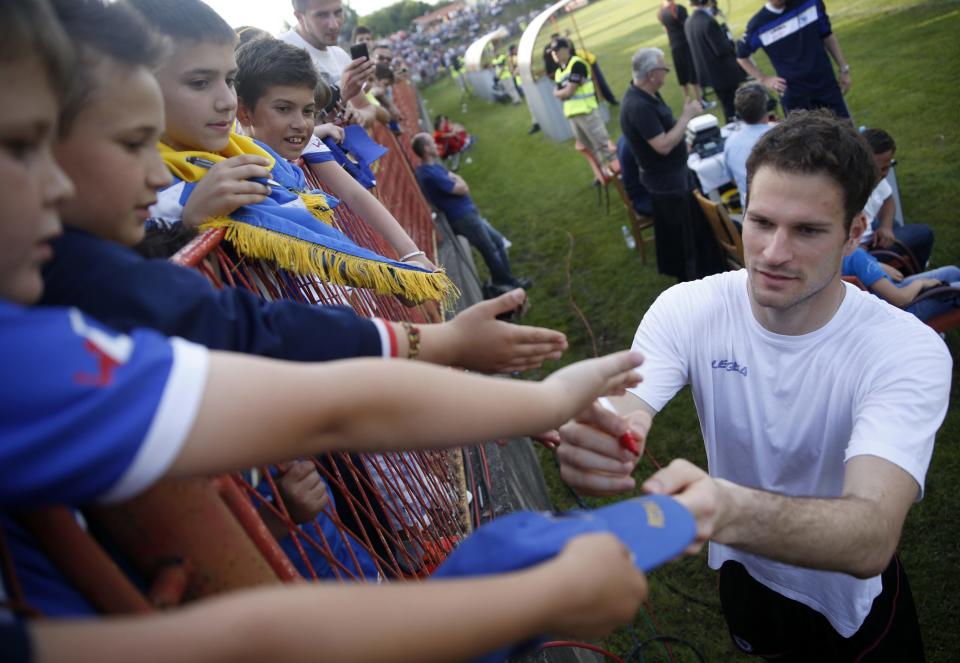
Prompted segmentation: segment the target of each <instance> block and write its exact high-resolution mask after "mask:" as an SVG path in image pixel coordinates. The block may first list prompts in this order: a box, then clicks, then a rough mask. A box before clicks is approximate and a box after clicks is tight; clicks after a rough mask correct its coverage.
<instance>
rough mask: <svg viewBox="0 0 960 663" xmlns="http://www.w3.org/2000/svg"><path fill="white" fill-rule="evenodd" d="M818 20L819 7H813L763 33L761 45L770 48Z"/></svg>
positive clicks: (761, 34)
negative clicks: (771, 45)
mask: <svg viewBox="0 0 960 663" xmlns="http://www.w3.org/2000/svg"><path fill="white" fill-rule="evenodd" d="M817 18H818V13H817V6H816V5H813V6H812V7H810V8H808V9H806V10H804V11H802V12H800V13H799V14H797V15H796V16H794V17H793V18H790V19H787V20H786V21H784V22H783V23H780V24H779V25H777V26H776V27H773V28H770V29H769V30H766V31H765V32H761V33H760V43H761V44H763V45H764V46H769V45H770V44H773V43H775V42H778V41H780V40H781V39H783V38H784V37H789V36H790V35H792V34H794V33H796V32H799V31H800V30H802V29H803V28H805V27H807V26H808V25H810V24H811V23H816V22H817Z"/></svg>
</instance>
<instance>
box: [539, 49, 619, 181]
mask: <svg viewBox="0 0 960 663" xmlns="http://www.w3.org/2000/svg"><path fill="white" fill-rule="evenodd" d="M551 52H552V53H553V57H554V59H555V60H556V62H557V65H558V68H557V71H556V72H555V73H554V77H553V80H554V81H556V83H557V89H556V90H554V91H553V96H555V97H556V98H557V99H560V100H561V101H562V102H563V114H564V116H566V118H567V120H569V122H570V126H571V127H573V134H574V136H576V138H577V140H578V141H580V143H582V144H583V145H585V146H586V147H587V148H588V149H589V150H590V151H591V152H593V154H594V156H595V157H596V158H597V160H598V161H599V162H600V167H601V169H602V170H603V173H604V175H605V176H608V177H610V176H612V175H613V173H614V172H616V171H619V170H620V168H619V164H618V163H617V157H616V154H615V153H614V151H613V149H612V148H611V143H610V136H609V134H608V133H607V127H606V125H605V124H604V123H603V118H601V117H600V112H599V110H598V107H599V105H598V102H597V95H596V92H595V89H594V86H593V78H592V77H591V75H590V65H588V64H587V62H586V61H585V60H584V59H583V58H581V57H578V56H577V54H576V51H574V48H573V44H571V43H570V40H568V39H566V38H564V37H558V38H557V39H555V40H554V41H553V47H552V50H551Z"/></svg>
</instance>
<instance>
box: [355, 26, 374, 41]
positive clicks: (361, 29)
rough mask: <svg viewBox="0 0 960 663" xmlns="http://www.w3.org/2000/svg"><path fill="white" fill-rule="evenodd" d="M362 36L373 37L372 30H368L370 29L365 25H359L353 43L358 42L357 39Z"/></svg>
mask: <svg viewBox="0 0 960 663" xmlns="http://www.w3.org/2000/svg"><path fill="white" fill-rule="evenodd" d="M360 35H370V36H373V32H371V31H370V28H368V27H367V26H365V25H358V26H357V27H355V28H354V29H353V41H356V40H357V37H359V36H360Z"/></svg>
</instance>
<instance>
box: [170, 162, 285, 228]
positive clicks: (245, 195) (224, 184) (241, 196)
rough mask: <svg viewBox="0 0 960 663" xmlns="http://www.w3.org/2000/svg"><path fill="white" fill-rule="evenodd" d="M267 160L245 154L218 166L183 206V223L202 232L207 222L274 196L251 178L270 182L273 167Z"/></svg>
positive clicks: (265, 186) (208, 174) (219, 163)
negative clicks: (201, 229)
mask: <svg viewBox="0 0 960 663" xmlns="http://www.w3.org/2000/svg"><path fill="white" fill-rule="evenodd" d="M269 163H270V162H269V161H267V160H266V159H265V158H264V157H261V156H257V155H255V154H241V155H240V156H236V157H230V158H229V159H224V160H223V161H220V162H218V163H216V164H215V165H214V166H213V167H212V168H211V169H210V171H209V172H208V173H207V174H206V175H204V177H203V179H201V180H200V181H199V182H197V186H196V188H194V190H193V193H192V194H191V195H190V198H189V199H188V200H187V204H186V205H184V206H183V223H184V225H185V226H187V227H189V228H199V227H200V226H201V225H202V224H203V223H204V222H205V221H206V220H207V219H209V218H211V217H217V216H227V215H228V214H231V213H232V212H233V211H234V210H236V209H237V208H238V207H243V206H244V205H254V204H256V203H259V202H262V201H263V199H264V198H266V197H267V196H268V195H270V187H269V186H268V185H266V184H261V183H260V182H253V181H251V178H254V177H259V178H269V177H270V171H268V170H267V168H266V167H267V165H269Z"/></svg>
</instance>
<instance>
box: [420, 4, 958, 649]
mask: <svg viewBox="0 0 960 663" xmlns="http://www.w3.org/2000/svg"><path fill="white" fill-rule="evenodd" d="M658 4H659V3H658V2H656V0H643V1H642V2H637V1H636V0H599V1H598V2H595V3H594V4H592V5H590V6H588V7H586V8H584V9H583V10H581V11H579V12H577V13H576V14H575V20H576V24H577V25H576V27H577V28H579V33H580V35H582V37H583V39H584V40H585V42H586V46H587V48H588V49H589V50H591V51H593V52H594V53H596V54H597V55H598V56H599V57H600V61H601V63H602V66H603V69H604V73H605V75H606V76H607V78H608V80H609V81H610V84H611V86H612V87H613V88H614V90H615V91H616V92H617V93H618V94H619V93H620V92H622V90H624V89H625V88H626V86H627V84H628V83H629V72H630V56H631V54H632V53H633V52H634V51H635V50H636V49H637V48H639V47H641V46H657V47H660V48H663V49H664V50H665V51H666V52H667V53H668V56H667V57H668V59H669V49H668V48H667V42H666V37H665V35H664V32H663V30H662V28H661V27H660V25H659V23H657V22H656V19H655V10H656V7H657V5H658ZM760 5H761V2H760V1H759V0H755V1H751V2H732V1H729V0H728V1H724V0H721V2H720V7H721V9H722V10H723V11H724V12H725V13H726V14H727V17H728V22H729V24H730V27H731V28H732V29H733V30H734V31H735V32H736V33H738V34H739V33H740V32H742V30H743V28H744V26H745V25H746V22H747V20H748V19H749V17H750V16H751V15H752V14H753V13H754V12H755V11H756V10H757V9H758V8H759V7H760ZM828 8H829V11H830V13H831V18H832V20H833V26H834V30H835V32H836V33H837V35H838V37H839V40H840V43H841V45H842V47H843V50H844V53H845V55H846V58H847V60H848V62H850V63H851V66H852V68H853V89H852V90H851V92H850V94H849V96H848V103H849V105H850V108H851V111H852V113H853V114H854V118H855V121H856V123H857V124H858V125H859V124H865V125H868V126H879V127H883V128H885V129H887V130H888V131H890V132H891V133H892V134H893V135H894V137H895V138H896V140H897V142H898V145H899V151H898V154H897V159H898V162H899V165H898V167H897V174H898V177H899V183H900V187H901V192H902V197H903V203H904V208H905V210H906V215H907V217H908V219H912V220H915V221H923V222H926V223H929V224H931V225H932V226H933V227H934V230H935V232H936V237H937V239H936V246H935V249H934V254H933V259H932V262H933V263H934V264H935V265H943V264H955V263H960V227H958V225H957V222H956V219H955V217H956V216H957V211H958V210H960V186H958V184H957V182H956V179H957V177H958V176H960V166H958V164H960V143H958V139H960V131H958V129H957V124H956V119H955V118H956V115H957V111H956V109H957V105H958V102H960V95H958V89H960V73H958V64H960V40H958V39H957V35H958V34H960V1H957V0H939V1H933V0H931V1H928V2H895V1H893V0H832V1H831V2H828ZM570 21H571V19H570V18H564V19H562V20H561V21H560V22H559V23H558V25H557V26H556V28H552V29H551V31H552V30H553V29H556V30H558V31H563V30H564V29H566V28H568V27H569V28H573V26H572V24H571V23H570ZM544 37H545V35H542V38H544ZM574 37H576V33H574ZM758 63H759V64H760V65H761V67H762V68H764V69H765V70H766V71H768V72H769V71H771V69H770V66H769V63H768V62H767V61H766V60H765V59H764V57H763V56H762V54H761V55H760V57H759V58H758ZM671 77H672V74H671ZM662 93H663V94H664V97H665V98H666V100H667V102H668V103H669V104H670V105H671V107H673V108H674V109H675V111H679V108H680V105H681V103H680V102H681V95H680V90H679V88H678V86H677V85H676V84H675V79H673V78H669V79H668V83H667V85H666V86H665V88H664V90H663V91H662ZM425 97H426V100H427V103H428V105H429V107H430V109H431V110H432V111H433V112H434V113H439V112H443V113H446V114H447V115H449V116H451V117H452V118H453V119H455V120H457V121H460V122H463V123H464V124H465V125H466V126H467V128H468V129H469V130H470V131H471V132H472V133H474V134H475V135H476V136H478V138H479V141H478V143H477V145H476V147H475V148H474V149H473V150H472V152H471V158H472V163H469V164H467V163H464V164H463V165H462V167H461V170H460V173H461V174H462V175H463V176H464V177H465V178H466V179H467V181H468V182H469V183H470V186H471V189H472V191H473V194H474V198H475V199H476V201H477V203H478V205H479V207H480V209H481V211H482V212H483V214H484V215H485V216H486V217H488V218H489V219H490V220H491V221H492V222H493V224H494V225H495V226H497V227H498V228H499V229H500V230H502V231H504V232H505V233H506V235H507V236H508V237H509V238H510V239H511V241H512V242H513V248H512V249H511V256H512V260H513V264H514V271H515V272H516V273H517V274H518V275H523V276H530V277H532V278H534V279H535V281H536V285H535V287H534V289H533V290H532V292H531V299H532V303H533V307H532V311H531V313H530V315H529V316H528V318H527V322H528V323H530V324H537V325H545V326H550V327H553V328H556V329H560V330H562V331H564V332H566V334H567V335H568V337H569V339H570V342H571V350H570V352H569V353H568V354H567V356H566V357H565V359H564V361H573V360H577V359H582V358H585V357H588V356H592V355H593V353H594V347H595V348H596V350H597V351H599V352H600V353H606V352H611V351H614V350H618V349H621V348H625V347H628V346H629V344H630V340H631V339H632V337H633V333H634V331H635V329H636V326H637V323H638V322H639V320H640V318H641V317H642V315H643V313H644V311H645V310H646V309H647V307H648V306H649V305H650V304H651V303H652V302H653V300H654V299H655V298H656V296H657V295H658V294H659V293H660V292H661V291H662V290H663V289H665V288H666V287H668V286H670V285H671V280H670V279H667V278H663V277H661V276H659V275H658V274H657V273H656V269H655V264H654V259H653V257H652V251H651V252H650V258H649V259H648V261H647V264H646V265H641V264H640V260H639V259H638V257H637V255H635V254H633V253H630V252H629V251H628V250H627V248H626V247H625V245H624V242H623V239H622V236H621V231H620V227H621V225H622V224H624V223H625V222H626V218H625V214H624V212H623V210H622V208H621V207H620V205H619V202H618V201H617V200H611V205H610V212H609V214H608V213H607V212H606V211H605V210H604V209H603V208H602V207H598V206H597V194H596V190H595V189H594V188H593V186H592V185H591V180H592V177H591V176H590V173H589V171H588V169H587V166H586V163H585V161H584V160H583V158H582V157H580V156H579V155H578V154H577V153H576V152H575V151H574V150H573V145H572V142H567V143H564V144H555V143H553V142H551V141H550V140H549V139H547V138H545V137H544V136H543V135H542V134H538V135H535V136H532V137H531V136H527V134H526V130H527V128H528V126H529V115H528V113H527V111H526V109H525V108H524V107H517V108H514V107H506V106H496V105H493V104H488V103H486V102H483V101H481V100H478V99H474V100H472V101H471V103H470V106H469V112H468V113H467V114H464V113H462V112H461V110H460V106H459V103H458V96H457V92H456V90H455V88H454V86H453V85H452V83H451V82H450V81H443V82H441V83H438V84H436V85H434V86H432V87H431V88H428V89H427V90H426V91H425ZM609 128H610V133H611V136H612V137H614V139H615V138H616V136H617V135H619V124H618V122H617V119H616V113H614V117H613V118H612V119H611V122H610V124H609ZM481 264H482V263H481ZM574 303H576V305H577V306H579V308H580V309H581V310H582V311H583V313H584V316H585V318H586V320H587V321H588V322H589V327H588V326H587V324H585V323H584V322H583V321H582V320H581V319H580V318H579V317H578V315H577V314H576V312H575V310H574ZM947 342H948V344H949V346H950V348H951V352H952V354H953V356H954V358H955V359H956V358H960V333H958V332H952V333H951V334H949V335H948V338H947ZM554 368H556V366H551V367H548V369H547V370H553V369H554ZM904 370H910V367H908V366H905V367H904ZM957 377H958V370H957V368H956V366H955V367H954V383H955V386H954V391H953V394H952V399H951V404H953V403H955V402H956V393H957V387H956V383H957V382H958V380H957ZM958 432H960V412H958V411H957V408H956V407H952V408H951V410H950V412H949V414H948V417H947V421H946V423H945V424H944V426H943V428H942V429H941V432H940V434H939V436H938V439H937V447H936V450H935V453H934V457H933V463H932V465H931V468H930V472H929V474H928V477H927V486H926V496H925V498H924V500H923V501H922V502H920V503H919V504H918V505H917V506H916V507H914V509H913V511H912V512H911V514H910V517H909V519H908V521H907V526H906V529H905V531H904V534H903V541H902V544H901V556H902V558H903V560H904V563H905V565H906V568H907V569H908V571H909V573H910V577H911V582H912V586H913V592H914V596H915V599H916V600H917V603H918V609H919V611H920V619H921V624H922V627H923V633H924V639H925V643H926V647H927V655H928V659H929V660H931V661H951V660H956V658H957V652H958V650H960V630H958V629H957V627H956V625H955V621H954V619H955V616H956V615H957V614H958V612H960V598H958V597H960V575H958V570H960V527H958V525H957V522H958V519H957V517H956V515H955V514H956V512H957V510H958V507H960V498H958V496H957V492H956V489H955V486H954V483H955V482H956V481H957V479H958V478H960V449H958V444H960V440H958ZM649 447H650V449H651V451H652V453H653V455H654V457H656V458H657V459H658V460H660V461H661V462H666V461H668V460H669V459H671V458H673V457H678V456H682V457H686V458H690V459H692V460H694V461H696V462H699V463H701V464H703V463H704V453H703V442H702V439H701V437H700V431H699V427H698V424H697V418H696V412H695V410H694V407H693V402H692V399H691V398H690V395H689V392H688V391H686V390H685V391H684V392H681V394H680V395H679V396H678V397H677V398H675V399H674V401H673V402H672V403H671V404H670V405H669V406H668V407H666V408H665V409H664V411H663V412H662V413H661V414H660V415H659V416H658V417H657V422H656V425H655V426H654V429H653V433H652V435H651V438H650V441H649ZM542 464H543V467H544V472H545V475H546V477H547V481H548V484H549V485H550V486H551V490H552V492H553V495H552V497H553V498H554V501H555V504H556V505H557V506H558V508H561V509H565V508H570V507H572V506H574V502H573V499H572V497H571V495H570V494H569V492H568V491H566V490H565V489H564V487H563V485H562V483H561V482H560V481H559V478H558V475H557V472H556V468H555V465H554V461H553V459H552V457H551V456H550V455H549V454H547V453H543V454H542ZM651 470H652V468H651V466H650V464H649V462H648V461H644V462H643V463H642V464H641V466H640V468H639V469H638V471H637V475H638V477H640V476H645V475H646V474H648V473H650V472H651ZM651 604H652V607H653V610H654V611H655V617H653V619H654V620H655V621H656V630H657V631H659V632H660V633H663V634H669V635H672V636H676V637H680V638H683V639H684V640H687V641H689V642H692V643H694V644H695V645H696V647H697V648H698V649H699V650H700V651H701V652H702V653H703V654H704V656H705V657H706V659H707V660H708V661H728V660H748V659H747V658H746V657H743V656H739V655H738V654H737V653H736V652H735V650H733V648H732V646H731V645H730V644H729V638H728V636H727V633H726V629H725V626H724V622H723V618H722V616H721V615H720V613H719V607H718V604H717V599H716V591H715V577H714V574H713V572H712V571H710V570H709V569H708V568H707V566H706V562H705V556H704V555H701V556H700V557H697V558H689V559H686V560H683V561H680V562H676V563H673V564H671V565H668V566H667V567H665V568H663V569H661V570H659V571H657V572H655V573H654V574H653V575H652V577H651ZM653 634H654V624H652V623H651V615H650V613H646V612H645V613H641V614H640V615H638V618H637V621H636V623H635V624H634V626H633V628H632V629H623V630H621V631H620V632H618V633H617V634H615V635H614V636H613V637H612V638H611V639H610V640H608V641H607V643H606V644H607V646H608V647H610V648H611V649H613V650H615V651H617V652H619V653H620V654H621V655H624V654H627V653H629V652H630V651H631V650H632V649H633V648H634V646H635V643H636V640H635V639H639V640H644V639H647V638H649V637H651V636H652V635H653ZM645 654H646V659H645V660H647V661H652V660H668V657H667V652H666V650H665V649H664V648H663V647H661V646H660V645H655V646H652V647H648V648H646V649H645ZM673 654H674V657H675V659H676V660H677V661H684V660H695V658H694V656H693V655H692V654H691V653H690V651H689V650H688V649H685V648H684V647H683V646H682V645H675V646H674V648H673ZM634 660H639V659H634Z"/></svg>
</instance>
